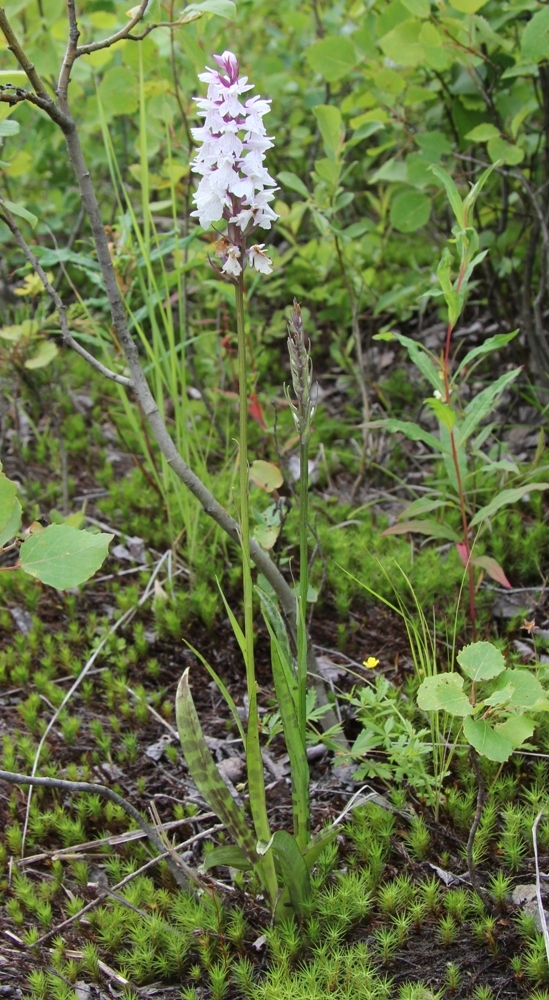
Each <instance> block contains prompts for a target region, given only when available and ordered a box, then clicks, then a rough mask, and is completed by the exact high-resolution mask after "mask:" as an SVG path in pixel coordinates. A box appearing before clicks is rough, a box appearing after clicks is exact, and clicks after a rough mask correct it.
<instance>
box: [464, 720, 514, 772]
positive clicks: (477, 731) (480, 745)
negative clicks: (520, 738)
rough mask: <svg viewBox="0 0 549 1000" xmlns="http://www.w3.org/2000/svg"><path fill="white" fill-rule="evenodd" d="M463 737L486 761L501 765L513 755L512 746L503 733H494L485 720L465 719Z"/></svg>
mask: <svg viewBox="0 0 549 1000" xmlns="http://www.w3.org/2000/svg"><path fill="white" fill-rule="evenodd" d="M463 735H464V736H465V739H466V740H467V741H468V742H469V743H470V744H471V746H472V747H473V748H474V749H475V750H476V751H477V753H479V754H480V755H481V757H488V760H497V761H498V762H499V763H500V764H503V763H504V762H505V761H506V760H509V757H510V756H511V754H512V753H513V750H514V746H513V744H512V742H511V740H510V739H509V738H508V737H507V736H505V734H504V733H499V732H496V730H495V729H494V727H493V726H491V725H490V723H489V722H486V720H485V719H471V718H469V719H465V722H464V723H463Z"/></svg>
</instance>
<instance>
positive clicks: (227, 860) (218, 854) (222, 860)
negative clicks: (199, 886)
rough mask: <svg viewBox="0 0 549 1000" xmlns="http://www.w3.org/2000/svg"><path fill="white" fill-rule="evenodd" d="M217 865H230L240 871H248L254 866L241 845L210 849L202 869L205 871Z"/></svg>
mask: <svg viewBox="0 0 549 1000" xmlns="http://www.w3.org/2000/svg"><path fill="white" fill-rule="evenodd" d="M217 865H228V867H229V868H237V869H238V870H239V871H242V872H248V871H250V868H251V867H252V865H251V862H250V859H249V858H248V857H247V855H246V854H245V853H244V851H243V850H242V849H241V848H240V847H231V846H228V847H214V849H213V851H208V853H207V854H206V857H205V858H204V861H203V862H202V865H201V866H200V867H201V869H202V870H203V871H205V872H207V871H209V870H210V868H215V867H216V866H217Z"/></svg>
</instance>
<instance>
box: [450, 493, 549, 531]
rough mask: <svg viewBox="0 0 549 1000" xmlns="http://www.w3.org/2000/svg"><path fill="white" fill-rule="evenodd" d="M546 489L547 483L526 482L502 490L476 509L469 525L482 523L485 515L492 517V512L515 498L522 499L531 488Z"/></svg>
mask: <svg viewBox="0 0 549 1000" xmlns="http://www.w3.org/2000/svg"><path fill="white" fill-rule="evenodd" d="M547 489H549V483H528V484H526V485H524V486H515V487H514V488H513V489H511V490H502V491H501V493H498V495H497V496H496V497H494V499H493V500H490V503H487V504H486V506H485V507H481V508H480V510H477V512H476V514H475V516H474V517H473V518H472V520H471V523H470V525H469V527H470V528H474V527H476V525H477V524H482V522H483V521H485V520H486V518H487V517H492V514H495V513H496V512H497V511H498V510H501V508H502V507H508V506H509V504H511V503H516V502H517V500H522V498H523V497H524V496H526V495H527V494H528V493H532V491H533V490H547Z"/></svg>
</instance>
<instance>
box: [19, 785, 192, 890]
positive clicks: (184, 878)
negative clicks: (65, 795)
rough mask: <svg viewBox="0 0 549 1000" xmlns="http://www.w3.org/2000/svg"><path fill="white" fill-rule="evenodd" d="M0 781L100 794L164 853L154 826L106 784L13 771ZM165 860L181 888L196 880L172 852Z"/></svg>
mask: <svg viewBox="0 0 549 1000" xmlns="http://www.w3.org/2000/svg"><path fill="white" fill-rule="evenodd" d="M0 781H8V782H9V783H10V784H12V785H31V787H32V786H34V785H42V786H43V787H45V788H62V789H63V790H64V791H67V792H91V793H92V794H99V795H102V796H103V797H104V798H106V799H108V800H109V801H110V802H114V803H115V805H117V806H121V807H122V809H123V810H124V812H126V813H127V814H128V816H131V818H132V819H133V820H135V822H136V823H138V824H139V826H140V827H141V829H142V830H143V832H144V833H145V836H146V837H148V839H149V840H150V842H151V844H154V846H155V847H156V849H157V851H158V852H159V853H160V854H164V853H165V846H164V844H163V842H162V839H161V837H159V835H158V833H157V831H156V830H155V829H154V827H152V826H151V825H150V823H147V820H145V819H143V817H142V816H141V814H140V813H139V812H138V811H137V809H136V808H135V806H133V805H132V804H131V802H128V800H127V799H124V798H123V797H122V796H121V795H119V794H118V792H114V791H113V790H112V788H108V787H107V786H106V785H100V784H96V783H95V782H92V781H66V780H65V779H63V778H37V777H35V776H33V775H30V774H18V773H16V772H15V771H0ZM166 861H167V864H168V865H169V867H170V870H171V872H172V874H173V876H174V878H175V880H176V882H177V883H178V885H180V886H181V887H182V888H183V889H188V888H189V879H192V881H196V880H197V877H198V876H196V875H195V873H194V872H193V871H191V869H190V868H189V866H188V865H186V864H185V862H184V861H182V860H181V858H179V857H178V859H177V864H176V863H175V860H174V856H173V853H172V852H170V854H169V856H168V857H167V858H166Z"/></svg>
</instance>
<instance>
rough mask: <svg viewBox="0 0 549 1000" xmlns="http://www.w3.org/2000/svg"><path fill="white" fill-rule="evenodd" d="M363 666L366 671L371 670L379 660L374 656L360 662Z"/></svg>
mask: <svg viewBox="0 0 549 1000" xmlns="http://www.w3.org/2000/svg"><path fill="white" fill-rule="evenodd" d="M362 663H363V666H365V667H367V668H368V670H373V669H374V668H375V667H377V665H378V663H379V660H378V659H377V658H376V657H375V656H369V657H368V659H367V660H363V661H362Z"/></svg>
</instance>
